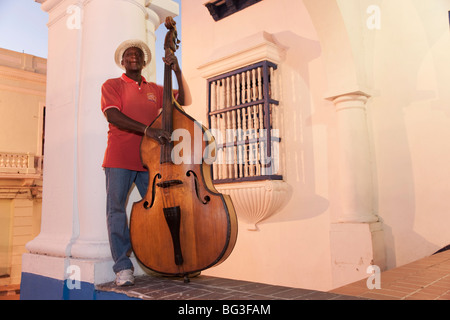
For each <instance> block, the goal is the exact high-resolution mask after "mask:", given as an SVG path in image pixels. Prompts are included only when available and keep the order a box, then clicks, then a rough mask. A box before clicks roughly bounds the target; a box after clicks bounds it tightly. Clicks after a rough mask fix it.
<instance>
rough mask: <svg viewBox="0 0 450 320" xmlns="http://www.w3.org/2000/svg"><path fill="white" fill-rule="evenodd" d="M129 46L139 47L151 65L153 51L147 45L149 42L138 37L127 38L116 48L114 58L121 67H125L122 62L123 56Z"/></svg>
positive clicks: (146, 61)
mask: <svg viewBox="0 0 450 320" xmlns="http://www.w3.org/2000/svg"><path fill="white" fill-rule="evenodd" d="M129 48H139V49H141V50H142V52H144V61H145V63H146V66H148V65H149V62H150V61H151V60H152V53H151V51H150V48H149V47H148V46H147V44H146V43H145V42H144V41H142V40H138V39H132V40H126V41H124V42H122V43H121V44H120V45H119V46H118V47H117V49H116V53H115V54H114V60H115V61H116V64H117V66H118V67H119V68H121V69H124V67H123V66H122V64H121V61H122V57H123V54H124V52H125V51H126V50H127V49H129Z"/></svg>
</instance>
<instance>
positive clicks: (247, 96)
mask: <svg viewBox="0 0 450 320" xmlns="http://www.w3.org/2000/svg"><path fill="white" fill-rule="evenodd" d="M276 70H277V66H276V65H275V64H274V63H272V62H269V61H262V62H258V63H255V64H253V65H250V66H247V67H244V68H241V69H238V70H235V71H232V72H229V73H226V74H223V75H220V76H217V77H214V78H210V79H208V91H209V99H208V100H209V102H208V104H209V108H208V109H209V113H208V117H209V119H208V120H209V127H210V130H211V132H212V134H213V135H214V137H215V139H216V145H217V149H216V161H215V162H214V163H213V180H214V183H229V182H239V181H254V180H267V179H269V180H282V176H281V175H280V173H279V168H280V167H279V156H278V154H279V144H280V141H281V137H280V134H279V129H278V128H279V126H278V118H279V108H278V105H279V101H278V100H275V98H276V96H277V92H276V91H277V90H276V88H277V84H276V82H277V81H276Z"/></svg>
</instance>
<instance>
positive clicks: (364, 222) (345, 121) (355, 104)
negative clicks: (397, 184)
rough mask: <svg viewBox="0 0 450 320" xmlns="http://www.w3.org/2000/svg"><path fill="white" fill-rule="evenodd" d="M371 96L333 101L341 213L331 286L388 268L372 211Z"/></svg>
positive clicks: (334, 235) (333, 232) (335, 227)
mask: <svg viewBox="0 0 450 320" xmlns="http://www.w3.org/2000/svg"><path fill="white" fill-rule="evenodd" d="M368 99H369V95H368V94H366V93H364V92H361V91H357V92H351V93H347V94H342V95H338V96H334V97H331V98H329V100H332V101H333V103H334V104H335V106H336V112H337V128H338V129H337V132H338V141H339V147H338V153H339V156H338V166H337V167H338V170H339V189H338V192H339V196H338V197H337V199H339V204H340V212H339V215H338V217H337V221H334V223H332V224H331V229H330V251H331V265H332V268H331V269H332V279H333V287H339V286H342V285H344V284H347V283H350V282H354V281H357V280H360V279H363V278H366V277H368V274H367V272H366V271H367V268H368V267H369V266H370V265H377V266H378V267H379V268H380V269H381V270H384V269H385V250H384V240H383V238H384V236H383V229H382V224H381V222H378V217H377V216H376V215H375V214H374V209H373V184H372V183H373V182H372V155H371V152H370V143H369V134H368V127H367V116H366V103H367V100H368Z"/></svg>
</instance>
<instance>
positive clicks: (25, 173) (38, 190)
mask: <svg viewBox="0 0 450 320" xmlns="http://www.w3.org/2000/svg"><path fill="white" fill-rule="evenodd" d="M42 160H43V157H42V156H36V155H31V154H29V153H7V152H0V199H15V198H41V197H42Z"/></svg>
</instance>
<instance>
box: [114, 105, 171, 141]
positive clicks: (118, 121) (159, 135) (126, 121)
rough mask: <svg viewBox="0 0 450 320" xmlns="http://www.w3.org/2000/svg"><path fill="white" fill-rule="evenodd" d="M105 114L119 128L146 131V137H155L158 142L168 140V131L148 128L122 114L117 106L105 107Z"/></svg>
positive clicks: (137, 131)
mask: <svg viewBox="0 0 450 320" xmlns="http://www.w3.org/2000/svg"><path fill="white" fill-rule="evenodd" d="M105 116H106V119H107V120H108V122H109V123H111V124H112V125H114V126H116V127H117V128H119V129H121V130H126V131H132V132H135V133H140V134H142V135H143V134H144V133H146V135H147V137H149V138H152V139H155V140H156V141H158V142H159V143H160V144H163V143H166V142H168V141H170V134H169V133H168V132H166V131H164V130H161V129H153V128H149V127H147V126H146V125H145V124H143V123H140V122H138V121H136V120H133V119H131V118H130V117H128V116H126V115H124V114H123V113H122V112H120V111H119V109H117V108H109V109H107V110H106V111H105Z"/></svg>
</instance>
